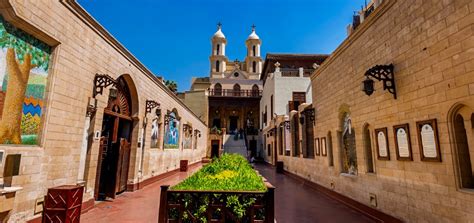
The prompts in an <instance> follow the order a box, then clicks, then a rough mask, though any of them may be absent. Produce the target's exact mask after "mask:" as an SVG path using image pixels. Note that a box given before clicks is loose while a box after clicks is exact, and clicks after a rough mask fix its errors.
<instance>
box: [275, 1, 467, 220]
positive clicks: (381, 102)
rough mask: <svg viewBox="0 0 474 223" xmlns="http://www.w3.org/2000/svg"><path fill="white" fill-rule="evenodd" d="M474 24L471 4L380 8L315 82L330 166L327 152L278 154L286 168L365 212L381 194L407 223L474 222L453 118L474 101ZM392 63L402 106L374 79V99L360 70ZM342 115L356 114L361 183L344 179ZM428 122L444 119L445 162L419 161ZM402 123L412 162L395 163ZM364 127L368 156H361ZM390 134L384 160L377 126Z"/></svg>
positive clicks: (318, 126)
mask: <svg viewBox="0 0 474 223" xmlns="http://www.w3.org/2000/svg"><path fill="white" fill-rule="evenodd" d="M473 23H474V2H473V1H471V0H447V1H441V0H432V1H409V0H386V1H384V2H383V3H382V4H381V5H380V7H379V8H377V9H376V10H375V11H374V12H373V13H372V14H371V15H370V16H369V17H368V18H366V20H365V21H364V22H363V23H362V24H361V25H360V26H359V27H358V28H357V29H356V30H355V31H354V32H353V33H352V34H351V35H350V36H349V37H348V38H347V39H346V40H345V41H344V42H343V43H342V44H341V46H339V47H338V48H337V49H336V50H335V52H334V53H333V54H332V55H331V56H330V57H329V58H328V59H327V60H326V61H325V62H324V63H323V64H322V66H321V67H320V68H319V69H318V70H317V71H316V72H315V73H314V74H313V75H312V86H313V99H314V100H313V106H314V107H315V109H316V123H315V137H316V138H320V137H326V136H328V135H329V134H330V135H331V140H332V147H333V150H334V151H333V154H332V155H333V157H334V158H333V161H334V166H331V164H330V163H331V162H330V157H331V155H328V156H327V157H322V156H316V158H315V159H304V158H296V157H287V156H286V157H281V156H280V159H281V160H283V161H284V163H285V168H286V169H287V170H288V171H290V172H293V173H296V174H298V175H300V176H302V177H305V178H307V179H309V180H312V181H314V182H316V183H318V184H320V185H322V186H324V187H327V188H330V189H331V188H332V189H333V190H335V191H336V192H338V193H341V194H343V195H346V196H348V197H350V198H352V199H355V200H357V201H359V202H361V203H364V204H367V205H370V199H369V198H370V195H371V194H372V195H375V196H376V199H377V206H376V208H377V209H379V210H381V211H383V212H385V213H388V214H390V215H393V216H395V217H398V218H400V219H402V220H405V221H408V222H470V221H472V219H474V208H472V207H473V206H474V193H473V191H472V190H471V189H460V186H459V184H458V183H457V182H458V179H457V178H456V170H457V166H456V159H455V158H454V148H455V146H454V144H453V137H452V131H450V130H449V129H450V128H451V127H450V121H449V117H450V111H451V110H450V109H451V108H453V106H455V105H457V104H461V103H462V104H464V105H468V106H470V107H471V108H472V105H473V103H474V45H473V43H474V35H473V33H474V25H473ZM390 63H393V64H394V67H395V80H396V89H397V99H394V98H393V95H392V94H390V93H389V92H388V91H386V90H383V88H382V83H381V82H378V81H376V83H375V92H374V94H373V95H371V96H370V97H369V96H367V95H365V93H364V92H362V91H361V85H362V81H363V80H364V79H365V77H364V73H365V72H366V71H367V70H368V69H369V68H371V67H373V66H375V65H377V64H390ZM343 112H349V113H350V115H351V117H352V127H353V128H354V131H355V134H356V139H355V141H356V154H357V163H358V174H357V175H355V176H354V175H349V174H341V168H342V164H341V145H340V141H339V139H338V132H340V131H342V129H341V122H342V120H341V114H342V113H343ZM471 112H472V111H471ZM427 119H436V120H437V122H438V131H439V141H440V150H441V160H442V161H441V162H426V161H421V159H420V151H419V146H418V139H417V130H416V122H418V121H423V120H427ZM467 121H468V120H467ZM404 123H408V124H409V128H410V137H411V147H412V152H413V161H398V160H397V156H396V153H395V151H396V150H395V142H394V134H393V126H395V125H399V124H404ZM365 125H368V128H369V130H370V134H371V142H372V154H366V153H365V152H364V149H363V148H364V143H363V142H364V140H363V134H362V132H363V131H362V130H363V128H364V126H365ZM384 127H386V128H388V143H389V148H390V150H389V152H390V160H388V161H386V160H380V159H377V153H376V150H375V148H376V145H375V139H376V137H375V134H374V129H377V128H384ZM450 134H451V135H450ZM471 136H472V135H471ZM471 142H472V139H471ZM471 147H472V146H471ZM472 151H473V150H472V148H471V152H472ZM368 156H372V157H373V160H374V168H375V172H374V173H367V160H368V159H367V158H366V157H368Z"/></svg>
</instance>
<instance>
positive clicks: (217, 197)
mask: <svg viewBox="0 0 474 223" xmlns="http://www.w3.org/2000/svg"><path fill="white" fill-rule="evenodd" d="M266 186H267V191H265V192H258V191H187V190H186V191H182V190H181V191H179V190H170V189H169V187H170V186H169V185H162V186H161V195H160V209H159V216H158V222H159V223H168V222H181V221H182V220H183V218H184V216H187V218H188V221H186V222H201V220H200V219H198V218H196V217H195V216H193V214H195V213H198V209H199V208H200V207H201V206H202V203H200V202H201V201H203V200H208V204H207V208H206V210H205V211H204V213H203V214H202V215H201V216H204V217H205V218H206V219H207V222H223V223H224V222H228V221H232V222H249V223H257V222H258V223H273V222H274V219H275V200H274V199H275V198H274V193H275V188H274V187H273V186H272V185H271V184H270V183H268V182H266ZM229 196H237V197H238V199H239V201H242V200H243V199H248V198H253V199H255V202H254V203H253V204H252V205H250V206H249V207H247V208H246V210H245V213H244V215H243V217H241V218H239V217H238V216H236V215H235V213H233V211H232V210H231V208H229V207H227V206H226V203H227V202H226V200H227V198H228V197H229Z"/></svg>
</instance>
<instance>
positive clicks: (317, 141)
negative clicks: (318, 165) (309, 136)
mask: <svg viewBox="0 0 474 223" xmlns="http://www.w3.org/2000/svg"><path fill="white" fill-rule="evenodd" d="M314 147H315V148H316V156H320V155H321V146H320V145H319V138H315V139H314Z"/></svg>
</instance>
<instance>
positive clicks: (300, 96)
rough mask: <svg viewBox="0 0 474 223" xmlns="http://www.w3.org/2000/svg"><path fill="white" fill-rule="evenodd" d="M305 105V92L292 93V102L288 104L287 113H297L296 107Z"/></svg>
mask: <svg viewBox="0 0 474 223" xmlns="http://www.w3.org/2000/svg"><path fill="white" fill-rule="evenodd" d="M303 103H306V92H293V101H289V102H288V112H291V111H292V110H295V111H298V106H300V105H301V104H303Z"/></svg>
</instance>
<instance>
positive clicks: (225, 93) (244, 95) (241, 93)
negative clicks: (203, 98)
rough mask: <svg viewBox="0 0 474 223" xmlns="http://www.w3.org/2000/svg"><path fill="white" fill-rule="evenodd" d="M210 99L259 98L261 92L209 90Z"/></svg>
mask: <svg viewBox="0 0 474 223" xmlns="http://www.w3.org/2000/svg"><path fill="white" fill-rule="evenodd" d="M209 96H211V97H238V98H260V97H262V91H261V90H233V89H211V90H209Z"/></svg>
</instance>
